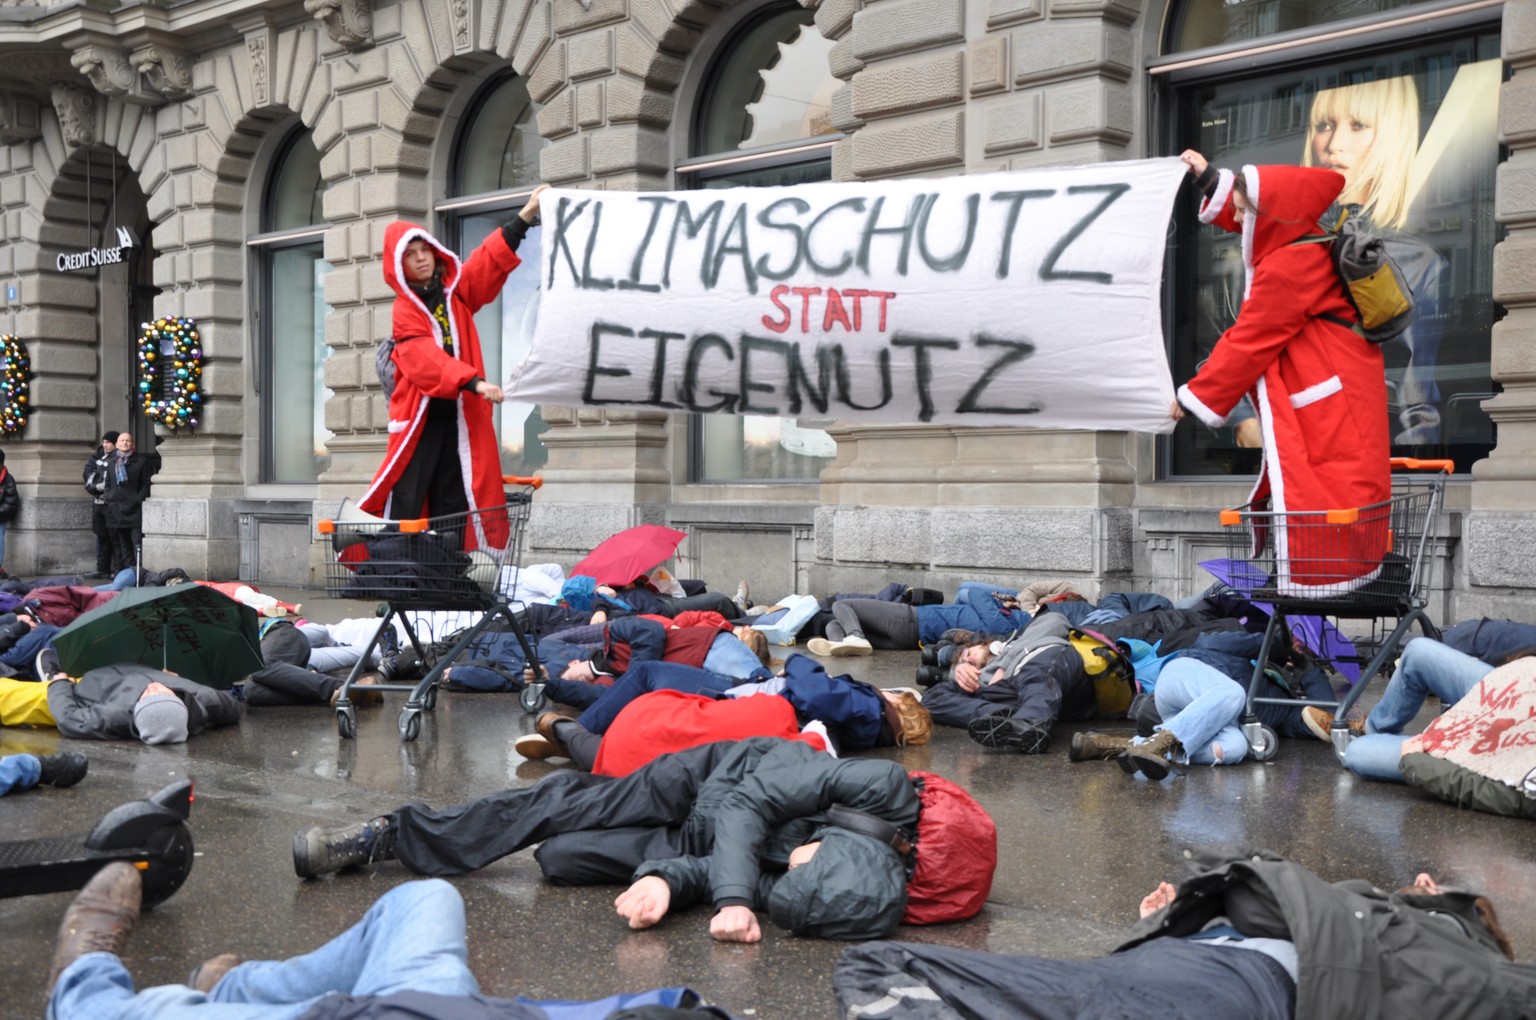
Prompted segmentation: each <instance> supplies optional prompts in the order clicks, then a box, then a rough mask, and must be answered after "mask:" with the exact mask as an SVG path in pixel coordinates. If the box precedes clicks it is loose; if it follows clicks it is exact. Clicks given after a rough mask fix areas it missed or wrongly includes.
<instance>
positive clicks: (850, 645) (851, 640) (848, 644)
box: [827, 634, 875, 659]
mask: <svg viewBox="0 0 1536 1020" xmlns="http://www.w3.org/2000/svg"><path fill="white" fill-rule="evenodd" d="M874 651H875V646H874V645H872V644H870V643H869V641H867V640H866V639H864V638H861V637H859V636H858V635H857V634H849V635H848V636H847V637H845V638H843V639H842V640H841V641H834V642H832V647H831V649H830V650H829V651H828V652H827V654H828V655H831V656H832V657H833V658H837V659H841V658H844V657H846V656H849V655H873V654H874Z"/></svg>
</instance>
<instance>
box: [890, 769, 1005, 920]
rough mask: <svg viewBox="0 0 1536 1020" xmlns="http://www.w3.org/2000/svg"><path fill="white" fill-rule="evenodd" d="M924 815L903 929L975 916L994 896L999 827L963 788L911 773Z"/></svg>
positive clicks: (925, 774) (929, 775) (920, 818)
mask: <svg viewBox="0 0 1536 1020" xmlns="http://www.w3.org/2000/svg"><path fill="white" fill-rule="evenodd" d="M908 776H910V777H911V779H912V782H913V784H915V785H916V786H917V791H918V798H919V800H920V801H921V802H922V813H921V814H920V815H919V816H918V820H917V844H916V863H915V865H914V868H913V871H912V879H911V881H910V882H908V883H907V909H906V912H905V913H903V914H902V917H901V920H902V922H903V923H904V924H938V923H941V922H944V921H963V920H965V919H966V918H968V917H974V916H976V914H977V913H978V912H979V911H980V910H981V908H982V907H983V906H984V905H985V904H986V902H987V897H988V896H989V895H991V893H992V873H993V872H994V871H996V870H997V824H996V823H995V822H993V821H992V816H991V815H989V814H987V810H986V808H984V807H982V806H981V805H980V804H978V803H976V799H975V798H974V797H972V796H971V795H970V794H969V793H967V792H966V791H965V790H964V789H962V788H961V787H959V786H956V785H955V784H954V783H952V782H950V781H949V780H948V779H945V778H944V777H943V776H936V775H934V774H933V773H931V772H909V773H908Z"/></svg>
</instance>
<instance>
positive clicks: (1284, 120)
mask: <svg viewBox="0 0 1536 1020" xmlns="http://www.w3.org/2000/svg"><path fill="white" fill-rule="evenodd" d="M1403 6H1405V4H1404V3H1402V2H1400V0H1362V2H1359V3H1347V4H1340V3H1332V2H1326V0H1297V2H1295V3H1286V4H1275V3H1268V2H1264V3H1260V2H1256V0H1187V2H1186V3H1184V4H1183V5H1182V6H1180V7H1179V8H1178V9H1177V10H1176V11H1175V12H1174V17H1173V18H1172V19H1171V20H1170V28H1169V35H1168V40H1167V51H1168V52H1167V54H1166V55H1164V56H1161V57H1158V58H1156V59H1154V60H1152V61H1149V70H1150V71H1151V73H1152V75H1153V76H1154V79H1155V81H1156V82H1157V83H1158V86H1159V90H1160V93H1161V98H1162V100H1163V102H1162V106H1163V109H1165V110H1166V111H1167V115H1166V116H1167V120H1166V122H1165V123H1164V125H1163V129H1164V131H1165V135H1164V138H1165V144H1164V151H1165V152H1167V153H1170V154H1172V153H1177V152H1179V151H1181V150H1183V149H1186V148H1193V149H1198V150H1200V151H1201V152H1203V153H1205V155H1206V156H1207V157H1208V158H1209V159H1210V161H1211V162H1212V163H1213V164H1216V165H1218V166H1223V167H1227V168H1230V169H1233V170H1238V169H1239V168H1240V167H1242V166H1243V165H1245V164H1254V165H1264V164H1292V165H1297V164H1299V165H1303V166H1322V167H1329V168H1331V169H1334V170H1337V171H1338V172H1340V173H1341V174H1343V175H1344V177H1345V186H1344V190H1343V192H1342V194H1341V196H1340V203H1339V205H1338V206H1336V207H1335V208H1334V209H1332V210H1330V211H1329V213H1328V214H1327V215H1326V216H1325V217H1324V220H1325V223H1331V222H1333V221H1334V220H1336V219H1337V216H1338V215H1339V213H1340V212H1341V211H1347V212H1348V213H1349V214H1350V215H1351V216H1353V217H1354V219H1355V221H1356V222H1362V221H1364V222H1367V223H1368V224H1369V225H1370V227H1371V229H1372V230H1373V231H1374V232H1376V233H1378V234H1381V235H1382V236H1383V237H1384V238H1386V241H1387V245H1388V249H1389V250H1390V251H1391V252H1392V253H1393V255H1394V256H1395V257H1396V258H1397V260H1398V262H1399V264H1400V265H1402V266H1403V268H1404V270H1405V272H1407V273H1408V275H1409V276H1410V277H1412V279H1413V282H1414V286H1415V316H1414V323H1413V325H1412V327H1411V328H1410V330H1409V332H1408V333H1407V334H1405V336H1404V337H1403V338H1402V339H1400V340H1393V341H1389V342H1388V343H1386V344H1384V345H1383V347H1382V354H1383V357H1384V358H1385V361H1386V372H1387V389H1388V400H1389V408H1388V412H1389V421H1388V429H1389V434H1390V435H1391V436H1392V451H1393V454H1394V455H1395V456H1415V457H1434V458H1451V459H1453V460H1455V462H1456V464H1457V469H1458V470H1459V471H1466V470H1468V469H1469V468H1470V467H1471V465H1472V463H1473V462H1474V461H1476V460H1478V459H1480V458H1482V457H1484V456H1486V455H1487V453H1488V451H1489V450H1490V449H1491V448H1492V446H1493V443H1494V439H1495V437H1494V427H1493V422H1492V421H1491V419H1489V417H1488V415H1487V413H1486V412H1484V411H1483V410H1482V408H1481V404H1482V402H1483V401H1484V400H1487V399H1488V398H1490V397H1492V396H1493V395H1494V394H1495V393H1496V392H1497V387H1496V385H1495V384H1494V383H1493V382H1492V380H1491V371H1490V366H1489V355H1490V349H1491V338H1492V327H1493V323H1494V321H1495V320H1496V319H1497V318H1498V316H1499V315H1500V310H1499V308H1498V306H1497V305H1496V304H1495V303H1494V300H1493V288H1492V282H1493V247H1494V244H1495V243H1497V241H1498V240H1499V239H1500V238H1501V237H1502V236H1503V228H1502V227H1501V226H1500V225H1499V224H1498V223H1497V222H1496V220H1495V218H1494V174H1495V170H1496V169H1497V166H1498V163H1499V161H1500V160H1501V159H1502V158H1503V156H1502V152H1501V149H1500V145H1499V140H1498V127H1497V119H1498V100H1499V85H1500V83H1501V81H1502V80H1503V65H1502V63H1501V61H1500V59H1499V33H1498V10H1497V8H1476V9H1473V6H1472V5H1466V6H1465V7H1464V8H1457V9H1450V8H1447V9H1445V10H1444V11H1442V12H1441V13H1440V14H1439V15H1438V17H1439V18H1440V21H1439V23H1437V24H1434V25H1432V26H1426V24H1425V23H1424V21H1423V16H1424V11H1423V7H1424V6H1426V5H1423V4H1420V5H1418V9H1417V10H1415V11H1412V12H1408V11H1403V12H1399V11H1397V10H1396V9H1397V8H1399V7H1403ZM1346 16H1347V17H1350V18H1351V20H1349V21H1343V20H1340V19H1341V18H1343V17H1346ZM1341 32H1342V33H1347V34H1348V35H1349V36H1350V38H1351V42H1350V45H1349V48H1348V49H1345V50H1340V49H1339V48H1337V45H1336V44H1333V43H1330V44H1328V45H1324V44H1323V43H1322V42H1321V41H1320V40H1319V39H1318V38H1317V37H1318V36H1319V35H1320V34H1325V33H1326V34H1328V35H1329V36H1330V38H1332V37H1336V36H1337V34H1338V33H1341ZM1245 43H1251V44H1250V45H1244V44H1245ZM1190 201H1191V205H1189V206H1186V207H1184V208H1181V210H1180V214H1179V216H1178V217H1177V231H1178V232H1177V235H1176V238H1175V242H1176V243H1175V245H1174V247H1173V264H1172V272H1171V273H1170V274H1169V300H1168V307H1169V308H1170V309H1171V320H1170V323H1169V326H1170V328H1169V337H1170V344H1171V346H1172V352H1171V355H1172V361H1173V366H1174V375H1175V378H1176V379H1177V380H1178V381H1183V380H1186V379H1188V378H1189V377H1190V376H1191V375H1193V374H1194V372H1195V370H1196V368H1197V366H1198V365H1199V364H1200V362H1201V361H1202V360H1203V359H1204V358H1205V357H1207V356H1208V355H1209V353H1210V351H1211V349H1212V347H1213V346H1214V345H1215V343H1216V341H1217V339H1218V338H1219V337H1220V336H1221V334H1222V332H1223V331H1225V330H1226V329H1227V328H1228V327H1230V326H1231V325H1232V323H1233V322H1234V321H1235V319H1236V316H1237V314H1238V312H1239V310H1240V308H1241V305H1242V295H1243V276H1244V265H1243V252H1242V246H1241V242H1240V238H1239V237H1238V235H1236V234H1230V233H1227V232H1225V231H1222V230H1218V229H1217V228H1215V227H1202V226H1200V225H1199V224H1198V223H1197V222H1196V219H1195V215H1194V209H1193V204H1192V203H1193V199H1191V200H1190ZM1262 208H1263V206H1262V202H1261V204H1260V211H1261V213H1262ZM1249 413H1250V412H1248V411H1246V410H1245V409H1244V408H1241V407H1240V408H1239V411H1238V412H1237V413H1236V414H1235V416H1234V417H1233V418H1232V419H1231V420H1232V421H1233V422H1234V423H1235V422H1236V421H1237V420H1238V419H1239V418H1241V417H1243V416H1246V415H1248V414H1249ZM1164 448H1165V450H1166V451H1167V456H1166V458H1165V461H1164V465H1163V468H1164V471H1165V473H1167V474H1170V475H1174V476H1180V475H1205V474H1225V473H1235V474H1251V473H1253V472H1255V471H1256V470H1257V468H1258V464H1259V456H1260V451H1259V450H1257V449H1251V448H1240V447H1239V446H1238V444H1237V441H1236V435H1235V430H1234V429H1231V428H1227V429H1221V430H1217V431H1213V430H1211V429H1207V428H1205V427H1203V426H1201V425H1199V424H1198V422H1195V421H1193V420H1190V421H1187V422H1184V423H1182V424H1181V425H1180V426H1179V427H1178V429H1177V430H1176V431H1175V432H1174V434H1173V435H1172V437H1171V438H1170V439H1169V440H1167V441H1166V443H1165V447H1164Z"/></svg>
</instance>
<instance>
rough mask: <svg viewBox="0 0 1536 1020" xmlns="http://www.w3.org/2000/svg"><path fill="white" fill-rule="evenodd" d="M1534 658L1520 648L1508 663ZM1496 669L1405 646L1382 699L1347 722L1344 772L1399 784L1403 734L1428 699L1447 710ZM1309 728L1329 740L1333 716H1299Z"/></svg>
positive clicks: (1315, 712)
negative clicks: (1431, 697)
mask: <svg viewBox="0 0 1536 1020" xmlns="http://www.w3.org/2000/svg"><path fill="white" fill-rule="evenodd" d="M1533 653H1536V649H1530V648H1526V649H1518V650H1516V651H1513V652H1511V653H1509V654H1510V657H1511V659H1512V660H1513V659H1520V658H1524V657H1526V656H1529V655H1531V654H1533ZM1493 670H1494V667H1493V666H1492V665H1491V664H1489V663H1487V662H1484V661H1483V660H1482V659H1478V658H1474V657H1473V656H1470V655H1467V654H1466V653H1464V652H1458V651H1456V650H1455V649H1454V648H1450V647H1448V646H1446V645H1445V644H1443V643H1442V642H1439V641H1436V640H1434V639H1433V638H1428V637H1416V638H1413V639H1412V640H1410V641H1409V642H1408V643H1407V644H1406V645H1405V646H1403V654H1402V657H1401V658H1399V659H1398V660H1397V668H1396V669H1395V670H1393V671H1392V679H1390V680H1388V681H1387V686H1386V688H1385V689H1384V690H1383V691H1382V692H1381V700H1380V701H1378V702H1376V705H1375V707H1373V708H1372V709H1371V711H1370V714H1369V715H1367V716H1366V717H1365V718H1364V719H1363V720H1362V719H1358V718H1355V719H1346V720H1345V728H1346V729H1347V731H1348V733H1349V744H1348V746H1347V747H1345V749H1344V767H1345V768H1347V769H1349V770H1350V771H1351V772H1354V773H1355V774H1357V775H1361V776H1364V777H1366V778H1367V779H1379V780H1382V781H1383V782H1389V783H1400V782H1402V781H1403V770H1402V764H1401V762H1402V759H1403V756H1404V754H1411V753H1414V752H1415V751H1417V750H1419V748H1418V747H1417V745H1415V746H1414V749H1413V750H1410V751H1405V750H1404V745H1406V744H1407V743H1408V742H1409V737H1408V736H1406V735H1405V734H1404V733H1403V731H1404V730H1405V729H1406V728H1407V727H1408V725H1409V723H1411V722H1413V720H1414V719H1415V718H1416V717H1417V716H1418V714H1419V710H1420V709H1421V708H1423V707H1424V702H1425V700H1426V699H1428V698H1429V697H1430V696H1434V697H1436V698H1438V699H1440V704H1441V705H1442V706H1443V707H1445V708H1449V707H1450V706H1452V705H1455V704H1457V703H1458V702H1460V701H1461V699H1462V698H1464V697H1466V695H1467V693H1468V692H1469V691H1471V690H1472V689H1473V688H1475V687H1476V686H1477V684H1478V682H1479V681H1480V680H1482V679H1483V678H1484V677H1486V676H1487V675H1488V674H1489V673H1492V672H1493ZM1302 717H1303V718H1304V719H1305V720H1306V722H1307V726H1308V728H1309V729H1311V730H1312V731H1313V733H1314V735H1316V736H1317V737H1318V739H1320V740H1328V741H1331V740H1332V732H1333V726H1334V723H1335V720H1334V717H1333V716H1332V715H1331V714H1329V713H1327V712H1324V711H1323V710H1322V709H1320V708H1313V707H1309V708H1306V709H1304V710H1303V711H1302Z"/></svg>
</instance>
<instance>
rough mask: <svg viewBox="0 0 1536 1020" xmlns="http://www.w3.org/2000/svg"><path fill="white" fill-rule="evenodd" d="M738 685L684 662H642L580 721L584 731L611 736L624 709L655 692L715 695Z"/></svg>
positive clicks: (605, 693)
mask: <svg viewBox="0 0 1536 1020" xmlns="http://www.w3.org/2000/svg"><path fill="white" fill-rule="evenodd" d="M735 684H736V681H734V680H732V679H731V678H730V677H724V676H718V675H716V674H714V673H711V672H709V670H707V669H699V668H698V667H697V666H685V665H683V664H682V663H680V662H659V661H652V662H640V663H636V664H635V665H633V666H631V667H630V668H629V669H628V670H627V671H626V672H625V673H624V675H623V676H621V677H619V678H618V679H617V680H615V681H614V682H613V686H612V687H609V688H608V689H607V690H602V689H601V688H599V690H600V691H601V694H600V696H599V697H598V699H597V700H596V701H595V702H593V703H592V704H591V705H588V706H587V710H586V711H585V712H583V713H581V718H580V719H578V720H576V721H577V722H579V723H580V724H581V728H582V729H584V730H587V731H589V732H591V733H597V734H599V735H601V734H603V733H607V732H608V727H609V726H611V725H613V720H614V719H616V718H617V717H618V714H619V713H620V712H622V711H623V710H624V706H625V705H628V704H629V703H630V702H631V701H634V700H635V699H636V698H638V697H640V695H642V694H649V693H650V692H652V691H683V692H684V693H687V694H711V693H716V692H719V691H724V690H728V689H729V688H731V687H734V686H735Z"/></svg>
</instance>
